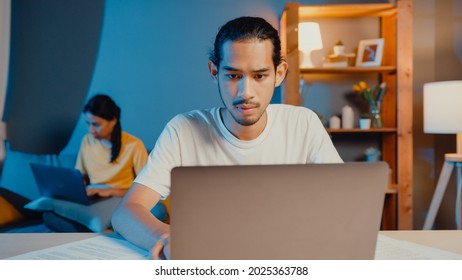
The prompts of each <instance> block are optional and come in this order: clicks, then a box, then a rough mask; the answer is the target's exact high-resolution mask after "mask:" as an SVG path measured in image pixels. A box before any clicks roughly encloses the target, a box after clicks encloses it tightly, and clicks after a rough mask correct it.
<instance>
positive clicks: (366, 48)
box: [356, 38, 383, 66]
mask: <svg viewBox="0 0 462 280" xmlns="http://www.w3.org/2000/svg"><path fill="white" fill-rule="evenodd" d="M382 54H383V38H378V39H369V40H361V41H359V47H358V55H357V56H356V66H380V65H382Z"/></svg>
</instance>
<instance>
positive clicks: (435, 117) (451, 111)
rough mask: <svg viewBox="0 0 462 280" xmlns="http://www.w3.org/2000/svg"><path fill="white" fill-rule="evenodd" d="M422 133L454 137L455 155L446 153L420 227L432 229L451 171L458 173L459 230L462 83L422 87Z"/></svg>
mask: <svg viewBox="0 0 462 280" xmlns="http://www.w3.org/2000/svg"><path fill="white" fill-rule="evenodd" d="M423 91H424V132H425V133H437V134H457V150H456V153H455V154H445V155H444V164H443V168H442V169H441V173H440V177H439V179H438V183H437V185H436V189H435V193H434V194H433V198H432V202H431V204H430V209H429V210H428V214H427V217H426V219H425V223H424V226H423V229H424V230H429V229H431V228H432V227H433V223H434V221H435V217H436V213H437V212H438V209H439V207H440V205H441V200H442V199H443V195H444V193H445V191H446V189H447V185H448V182H449V179H450V178H451V174H452V171H453V169H454V167H456V171H457V197H456V210H455V212H456V213H455V217H456V227H457V229H461V197H460V196H461V188H462V109H461V105H462V81H447V82H434V83H427V84H424V90H423Z"/></svg>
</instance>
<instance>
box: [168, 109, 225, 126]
mask: <svg viewBox="0 0 462 280" xmlns="http://www.w3.org/2000/svg"><path fill="white" fill-rule="evenodd" d="M217 112H218V108H216V107H215V108H210V109H196V110H192V111H189V112H185V113H181V114H178V115H176V116H175V117H174V118H173V119H172V120H171V121H170V124H171V125H182V124H210V123H212V122H215V121H216V116H217Z"/></svg>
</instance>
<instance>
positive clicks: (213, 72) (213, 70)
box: [208, 61, 218, 80]
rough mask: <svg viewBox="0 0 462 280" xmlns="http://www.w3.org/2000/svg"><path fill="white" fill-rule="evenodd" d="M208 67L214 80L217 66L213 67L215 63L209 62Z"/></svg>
mask: <svg viewBox="0 0 462 280" xmlns="http://www.w3.org/2000/svg"><path fill="white" fill-rule="evenodd" d="M208 67H209V71H210V75H212V78H213V79H214V80H215V79H216V78H217V75H218V68H217V66H216V65H215V63H213V62H211V61H209V63H208Z"/></svg>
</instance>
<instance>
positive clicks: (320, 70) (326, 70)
mask: <svg viewBox="0 0 462 280" xmlns="http://www.w3.org/2000/svg"><path fill="white" fill-rule="evenodd" d="M300 73H301V74H358V73H371V74H373V73H385V74H395V73H396V67H394V66H381V67H316V68H300Z"/></svg>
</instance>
